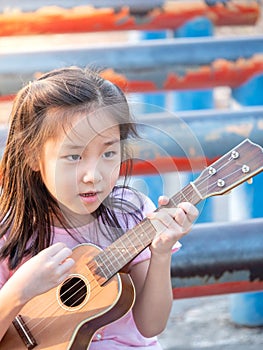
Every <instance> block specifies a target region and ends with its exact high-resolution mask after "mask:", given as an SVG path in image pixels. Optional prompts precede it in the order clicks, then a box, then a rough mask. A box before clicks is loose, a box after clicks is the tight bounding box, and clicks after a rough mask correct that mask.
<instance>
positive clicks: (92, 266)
mask: <svg viewBox="0 0 263 350" xmlns="http://www.w3.org/2000/svg"><path fill="white" fill-rule="evenodd" d="M101 253H103V252H101ZM99 255H100V254H98V255H97V256H99ZM87 256H88V254H87ZM116 261H117V260H116ZM90 263H91V264H90V270H91V269H93V268H96V267H97V266H96V265H95V262H94V261H90ZM109 263H112V262H111V261H110V260H109ZM105 266H106V265H105ZM90 270H89V272H90V273H89V274H87V279H88V280H89V281H90V283H89V285H91V284H92V282H94V281H96V282H98V280H96V279H95V278H94V275H93V274H92V272H91V271H90ZM100 272H103V271H100ZM74 277H75V276H73V277H71V278H69V279H67V280H66V281H68V280H69V281H70V280H71V279H73V278H74ZM89 277H93V278H92V279H91V278H89ZM104 277H105V276H104ZM81 281H82V280H81ZM81 281H80V280H79V281H77V282H76V283H75V284H73V285H72V286H71V287H70V288H68V289H66V290H65V291H64V292H63V293H62V294H61V297H62V296H64V295H65V294H66V293H69V291H70V290H71V289H72V288H75V287H76V286H77V285H78V284H79V283H81ZM83 288H86V284H85V285H83V284H82V286H81V287H80V288H78V289H77V290H76V291H75V292H74V293H73V294H72V295H70V296H69V297H68V298H67V299H65V300H64V301H63V303H64V304H67V302H69V301H70V299H71V298H72V297H74V295H76V294H77V293H79V292H81V291H82V289H83ZM96 289H98V292H97V293H95V292H94V291H96ZM101 291H102V289H101V288H100V286H99V285H98V284H96V286H94V287H92V288H91V290H90V291H89V294H90V295H92V298H89V301H92V300H93V299H94V298H95V297H97V296H98V294H99V293H100V292H101ZM82 298H83V296H82V295H80V296H79V298H78V299H76V300H75V301H74V302H73V303H72V302H71V303H70V304H71V307H74V304H78V302H79V301H80V300H81V299H82ZM55 304H57V300H56V299H55V300H54V301H53V302H52V303H50V304H49V305H48V306H47V307H46V309H45V310H44V311H43V310H42V313H44V312H46V311H47V310H48V309H49V308H50V307H52V309H53V306H54V305H55ZM61 308H62V306H61V305H59V304H58V307H57V308H56V309H54V310H53V313H51V314H49V317H51V316H52V315H54V314H55V313H56V312H57V310H59V309H61ZM66 311H67V310H65V314H66ZM39 316H40V317H41V314H40V315H39ZM58 317H59V316H57V317H55V318H54V319H53V320H52V321H50V322H49V323H48V324H47V325H46V326H45V327H44V328H42V329H41V331H40V332H38V333H37V335H38V334H40V333H41V332H42V331H43V330H44V329H46V328H47V327H49V326H50V325H52V324H53V323H54V322H55V321H56V319H57V318H58ZM33 321H34V320H32V322H33ZM44 321H45V320H44V319H42V320H40V321H39V322H38V323H37V324H34V326H33V327H32V328H31V331H32V330H33V329H34V328H36V327H38V326H40V325H41V323H43V322H44ZM27 326H29V322H28V323H27Z"/></svg>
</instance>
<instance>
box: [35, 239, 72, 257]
mask: <svg viewBox="0 0 263 350" xmlns="http://www.w3.org/2000/svg"><path fill="white" fill-rule="evenodd" d="M66 247H67V246H66V244H65V243H62V242H58V243H55V244H52V245H51V246H49V247H48V248H46V249H43V250H42V251H41V252H40V253H39V254H42V255H46V256H48V257H53V256H55V255H56V254H57V253H58V252H60V251H61V250H62V249H64V248H66Z"/></svg>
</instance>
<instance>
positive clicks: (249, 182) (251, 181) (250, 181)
mask: <svg viewBox="0 0 263 350" xmlns="http://www.w3.org/2000/svg"><path fill="white" fill-rule="evenodd" d="M247 183H248V184H249V185H251V184H253V178H252V177H251V178H250V179H248V180H247Z"/></svg>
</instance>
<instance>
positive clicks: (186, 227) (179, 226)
mask: <svg viewBox="0 0 263 350" xmlns="http://www.w3.org/2000/svg"><path fill="white" fill-rule="evenodd" d="M168 202H169V198H168V197H165V196H161V197H160V198H159V200H158V204H159V206H161V205H165V204H167V203H168ZM198 214H199V212H198V210H197V208H196V207H195V206H194V205H193V204H191V203H189V202H182V203H179V204H178V205H177V207H175V208H161V209H160V210H159V211H157V212H154V213H151V214H149V215H148V218H149V219H150V220H151V223H152V225H153V226H154V228H155V229H156V237H155V238H154V240H153V241H152V244H151V246H150V249H151V251H152V253H155V254H167V253H169V254H170V253H171V250H172V247H173V245H174V244H175V243H176V242H177V241H178V240H179V239H180V238H182V237H183V236H184V235H186V234H187V233H188V232H189V231H190V230H191V228H192V225H193V222H194V221H195V220H196V218H197V216H198Z"/></svg>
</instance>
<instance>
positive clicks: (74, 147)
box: [63, 139, 121, 150]
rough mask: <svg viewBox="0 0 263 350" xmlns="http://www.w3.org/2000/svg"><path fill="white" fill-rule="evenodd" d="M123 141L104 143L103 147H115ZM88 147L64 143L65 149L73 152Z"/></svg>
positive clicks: (115, 140)
mask: <svg viewBox="0 0 263 350" xmlns="http://www.w3.org/2000/svg"><path fill="white" fill-rule="evenodd" d="M120 141H121V140H120V139H113V140H109V141H106V142H104V143H103V146H105V147H108V146H112V145H114V144H115V143H118V142H120ZM86 147H87V145H86V146H85V145H80V144H75V143H66V142H65V143H64V145H63V148H69V149H72V150H75V149H76V150H80V149H83V148H86Z"/></svg>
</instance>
